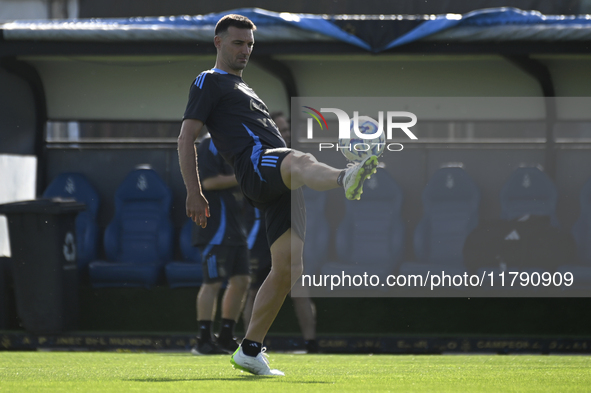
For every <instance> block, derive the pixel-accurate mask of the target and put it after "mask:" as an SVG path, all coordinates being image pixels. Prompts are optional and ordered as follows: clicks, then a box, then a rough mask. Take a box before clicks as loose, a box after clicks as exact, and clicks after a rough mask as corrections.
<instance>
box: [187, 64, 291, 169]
mask: <svg viewBox="0 0 591 393" xmlns="http://www.w3.org/2000/svg"><path fill="white" fill-rule="evenodd" d="M183 118H184V119H197V120H201V121H202V122H203V123H204V124H205V125H206V126H207V129H208V130H209V132H210V134H211V138H212V140H213V143H214V144H215V146H216V147H217V149H218V151H219V153H220V154H221V155H222V156H223V157H224V158H225V159H226V161H228V162H229V163H230V164H231V165H234V162H235V161H236V160H237V159H238V158H239V157H241V156H243V155H245V154H246V155H248V157H249V160H250V161H251V162H252V163H253V164H258V159H259V156H260V154H261V152H262V151H263V150H265V149H271V148H278V147H286V145H285V141H284V140H283V139H282V138H281V134H280V133H279V130H278V129H277V126H276V125H275V123H274V122H273V120H272V119H271V116H270V115H269V110H268V109H267V106H266V105H265V103H264V102H263V101H261V99H260V98H259V97H258V96H257V95H256V93H255V92H254V90H252V89H251V88H250V87H249V86H248V85H247V84H246V83H244V81H243V80H242V78H241V77H239V76H236V75H233V74H229V73H227V72H225V71H222V70H220V69H217V68H214V69H211V70H208V71H204V72H202V73H201V74H199V76H198V77H197V78H196V79H195V81H194V82H193V84H192V85H191V89H190V92H189V102H188V104H187V108H186V110H185V114H184V116H183ZM235 170H236V171H237V174H238V172H241V171H244V170H245V168H235Z"/></svg>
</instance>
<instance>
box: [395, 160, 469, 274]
mask: <svg viewBox="0 0 591 393" xmlns="http://www.w3.org/2000/svg"><path fill="white" fill-rule="evenodd" d="M422 202H423V217H422V219H421V220H420V221H419V224H418V225H417V227H416V229H415V232H414V238H413V242H414V252H415V257H416V258H417V260H416V261H413V262H405V263H403V264H402V265H401V266H400V274H422V275H425V274H427V272H428V271H431V272H441V271H445V273H446V274H448V273H449V274H462V273H463V272H464V271H465V267H464V258H463V255H462V251H463V248H464V242H465V241H466V237H467V236H468V234H469V233H470V232H472V231H473V230H474V228H476V226H477V225H478V218H479V207H480V190H479V189H478V186H477V185H476V183H474V181H473V180H472V179H471V178H470V176H469V175H468V174H467V173H466V171H464V170H463V169H462V168H459V167H446V168H441V169H439V170H438V171H437V172H435V173H434V174H433V176H432V177H431V179H429V182H428V183H427V185H426V186H425V189H424V190H423V194H422Z"/></svg>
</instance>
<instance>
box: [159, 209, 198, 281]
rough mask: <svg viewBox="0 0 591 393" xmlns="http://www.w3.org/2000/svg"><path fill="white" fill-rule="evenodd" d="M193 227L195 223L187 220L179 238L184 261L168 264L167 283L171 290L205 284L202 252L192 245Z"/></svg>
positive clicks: (166, 268)
mask: <svg viewBox="0 0 591 393" xmlns="http://www.w3.org/2000/svg"><path fill="white" fill-rule="evenodd" d="M193 225H194V224H193V221H191V220H190V219H189V220H187V222H186V223H185V225H183V228H182V229H181V233H180V236H179V243H180V248H181V254H182V256H183V261H182V262H170V263H167V264H166V267H165V272H166V281H167V282H168V286H169V287H170V288H182V287H198V286H200V285H201V284H202V283H203V268H202V267H201V252H200V251H199V248H197V247H193V244H192V231H193Z"/></svg>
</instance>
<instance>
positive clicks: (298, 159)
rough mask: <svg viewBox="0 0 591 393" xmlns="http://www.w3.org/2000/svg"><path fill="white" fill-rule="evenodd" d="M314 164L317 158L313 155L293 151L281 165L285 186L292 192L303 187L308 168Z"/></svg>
mask: <svg viewBox="0 0 591 393" xmlns="http://www.w3.org/2000/svg"><path fill="white" fill-rule="evenodd" d="M314 162H316V158H314V156H313V155H312V154H310V153H303V152H301V151H298V150H292V152H291V153H290V154H288V155H287V156H286V157H285V158H284V159H283V162H282V163H281V176H282V177H283V180H284V182H285V184H286V185H287V186H288V187H289V188H291V189H292V190H293V189H296V188H299V187H301V186H302V185H303V180H302V179H303V176H304V173H305V171H306V168H309V167H310V165H311V164H313V163H314Z"/></svg>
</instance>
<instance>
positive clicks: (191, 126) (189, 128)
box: [178, 119, 209, 228]
mask: <svg viewBox="0 0 591 393" xmlns="http://www.w3.org/2000/svg"><path fill="white" fill-rule="evenodd" d="M202 128H203V122H201V121H200V120H195V119H185V120H183V124H182V125H181V132H180V135H179V138H178V154H179V165H180V168H181V174H182V176H183V181H184V182H185V187H186V188H187V202H186V209H187V216H188V217H190V218H191V219H192V220H193V221H194V222H195V223H197V225H200V226H201V227H202V228H205V227H206V226H207V217H209V204H208V203H207V199H205V197H204V196H203V193H202V192H201V183H200V181H199V172H198V170H197V150H196V149H195V141H196V140H197V137H198V136H199V133H200V132H201V129H202Z"/></svg>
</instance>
